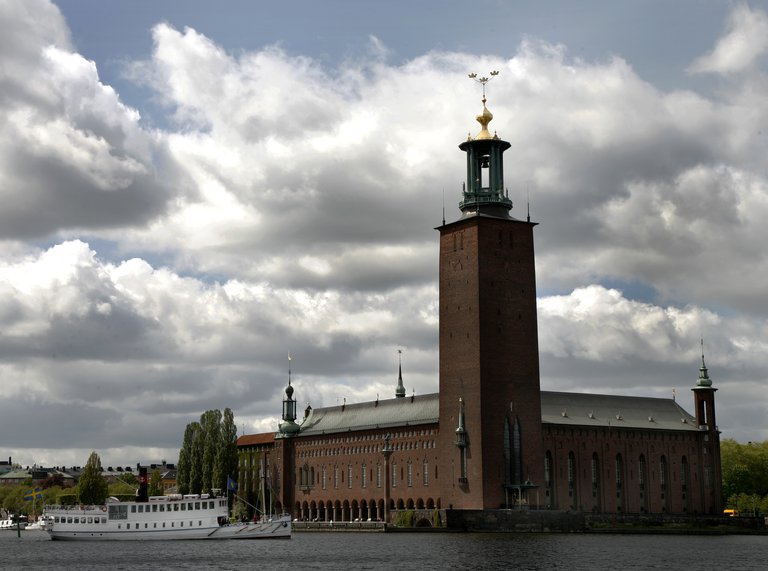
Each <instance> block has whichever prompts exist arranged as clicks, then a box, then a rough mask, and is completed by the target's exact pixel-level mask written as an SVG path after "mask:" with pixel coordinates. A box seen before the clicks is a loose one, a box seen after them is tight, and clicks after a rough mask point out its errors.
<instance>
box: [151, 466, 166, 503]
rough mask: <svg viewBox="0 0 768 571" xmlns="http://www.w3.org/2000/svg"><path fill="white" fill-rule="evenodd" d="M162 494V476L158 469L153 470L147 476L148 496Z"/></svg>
mask: <svg viewBox="0 0 768 571" xmlns="http://www.w3.org/2000/svg"><path fill="white" fill-rule="evenodd" d="M163 492H164V490H163V476H162V474H160V469H159V468H155V469H154V470H152V474H151V475H150V476H149V495H150V496H162V495H163Z"/></svg>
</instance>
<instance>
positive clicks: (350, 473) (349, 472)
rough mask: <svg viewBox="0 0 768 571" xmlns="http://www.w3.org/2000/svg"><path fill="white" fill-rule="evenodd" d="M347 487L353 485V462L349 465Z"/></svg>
mask: <svg viewBox="0 0 768 571" xmlns="http://www.w3.org/2000/svg"><path fill="white" fill-rule="evenodd" d="M347 487H348V488H351V487H352V464H350V465H349V466H347Z"/></svg>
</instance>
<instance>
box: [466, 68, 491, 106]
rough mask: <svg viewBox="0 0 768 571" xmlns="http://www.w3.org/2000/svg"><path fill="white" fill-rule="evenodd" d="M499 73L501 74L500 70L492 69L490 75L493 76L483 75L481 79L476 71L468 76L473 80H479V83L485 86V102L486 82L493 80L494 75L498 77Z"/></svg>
mask: <svg viewBox="0 0 768 571" xmlns="http://www.w3.org/2000/svg"><path fill="white" fill-rule="evenodd" d="M497 75H499V72H498V71H492V72H491V73H490V76H491V77H481V78H479V79H478V77H477V74H476V73H470V74H468V76H469V79H471V80H472V81H475V82H477V83H479V84H480V85H482V86H483V103H485V84H486V83H488V82H489V81H491V80H492V79H493V78H494V77H496V76H497Z"/></svg>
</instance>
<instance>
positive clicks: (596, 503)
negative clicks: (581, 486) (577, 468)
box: [592, 452, 602, 512]
mask: <svg viewBox="0 0 768 571" xmlns="http://www.w3.org/2000/svg"><path fill="white" fill-rule="evenodd" d="M601 495H602V494H601V491H600V460H599V458H598V457H597V452H595V453H593V454H592V509H593V510H594V511H595V512H600V511H601V509H600V496H601Z"/></svg>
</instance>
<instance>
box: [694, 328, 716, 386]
mask: <svg viewBox="0 0 768 571" xmlns="http://www.w3.org/2000/svg"><path fill="white" fill-rule="evenodd" d="M696 386H697V387H711V386H712V379H710V378H709V371H707V365H706V363H705V362H704V338H702V339H701V367H700V368H699V378H698V379H697V380H696Z"/></svg>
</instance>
